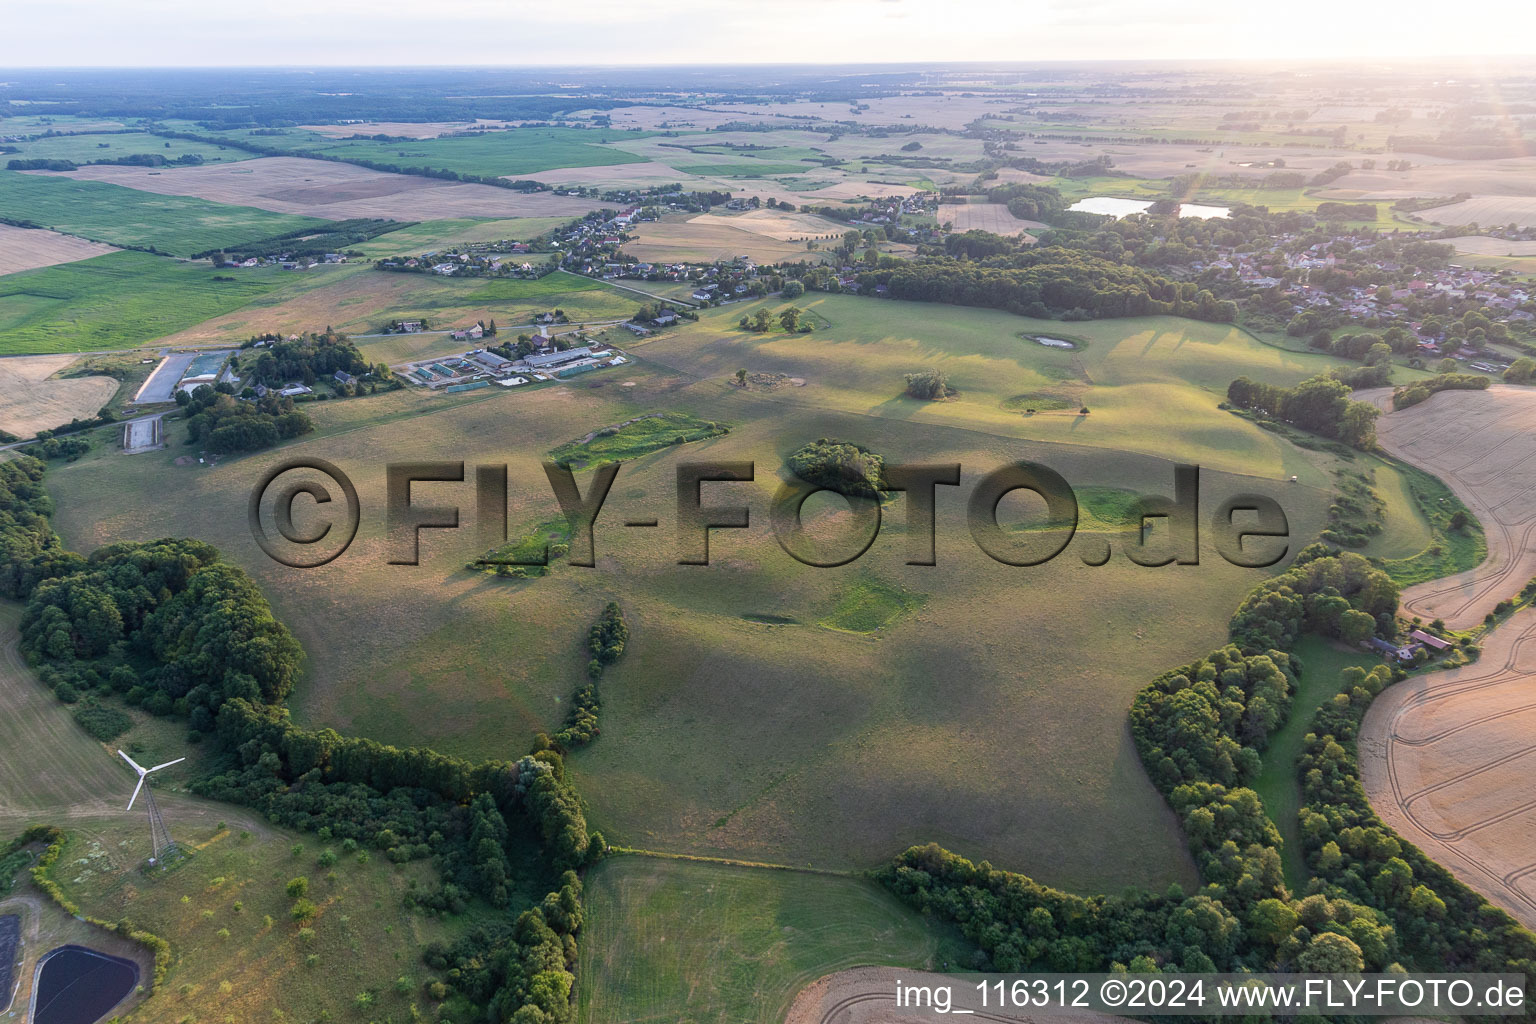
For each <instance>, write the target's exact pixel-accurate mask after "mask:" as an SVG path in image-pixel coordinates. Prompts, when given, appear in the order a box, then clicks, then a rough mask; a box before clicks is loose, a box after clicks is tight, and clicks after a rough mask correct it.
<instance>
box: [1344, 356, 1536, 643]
mask: <svg viewBox="0 0 1536 1024" xmlns="http://www.w3.org/2000/svg"><path fill="white" fill-rule="evenodd" d="M1362 397H1368V398H1369V399H1370V400H1371V401H1374V402H1376V403H1377V404H1378V405H1379V406H1381V407H1382V408H1387V407H1388V405H1389V403H1390V400H1391V395H1390V393H1387V392H1385V391H1373V392H1369V393H1368V394H1363V395H1362ZM1376 438H1377V440H1378V441H1379V442H1380V443H1381V446H1382V447H1383V448H1385V449H1386V450H1387V451H1388V452H1389V453H1391V454H1392V455H1395V456H1397V457H1398V458H1400V459H1402V460H1404V461H1405V462H1409V463H1412V464H1413V465H1415V466H1418V467H1420V468H1422V469H1425V470H1427V471H1428V472H1431V473H1433V474H1435V475H1436V476H1438V477H1439V478H1440V479H1441V480H1443V481H1445V483H1446V486H1448V487H1450V488H1451V490H1453V491H1455V492H1456V496H1457V497H1458V498H1460V499H1461V500H1462V501H1463V502H1464V503H1465V504H1466V506H1467V508H1469V509H1471V510H1472V513H1473V514H1474V515H1476V516H1477V518H1478V519H1479V520H1480V521H1481V522H1482V524H1483V530H1484V532H1485V534H1486V536H1487V540H1488V558H1487V559H1486V560H1485V561H1484V562H1483V564H1482V565H1479V566H1478V567H1476V568H1475V569H1468V570H1467V571H1466V572H1461V573H1457V574H1456V575H1454V576H1447V577H1445V578H1444V579H1439V580H1430V581H1429V582H1427V583H1419V584H1416V585H1414V586H1411V587H1409V588H1408V589H1407V590H1405V591H1403V596H1402V605H1403V611H1404V612H1406V613H1407V614H1409V615H1417V616H1419V617H1420V618H1422V619H1424V621H1426V622H1428V621H1430V620H1432V619H1444V620H1445V623H1446V625H1447V626H1449V627H1450V628H1451V629H1466V628H1469V627H1471V626H1475V625H1477V624H1478V623H1480V622H1482V621H1483V616H1484V615H1486V614H1487V613H1488V612H1489V611H1490V610H1491V609H1492V608H1493V606H1494V605H1495V604H1496V603H1498V602H1499V601H1501V600H1503V599H1504V598H1507V597H1510V596H1511V595H1513V594H1514V593H1515V592H1516V591H1518V590H1519V589H1520V588H1521V587H1522V586H1524V585H1525V583H1526V581H1528V580H1529V579H1531V578H1532V577H1533V576H1536V497H1533V496H1532V495H1533V494H1536V389H1532V388H1520V387H1512V386H1510V385H1507V384H1495V385H1494V386H1493V387H1491V388H1489V389H1488V390H1487V391H1442V392H1440V393H1439V394H1437V395H1434V396H1433V397H1431V398H1430V399H1429V400H1428V401H1425V402H1421V403H1419V404H1418V405H1415V406H1412V407H1410V408H1408V409H1404V410H1402V411H1400V412H1391V413H1387V414H1385V415H1383V416H1382V417H1381V419H1380V420H1378V421H1377V424H1376Z"/></svg>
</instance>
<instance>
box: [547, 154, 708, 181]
mask: <svg viewBox="0 0 1536 1024" xmlns="http://www.w3.org/2000/svg"><path fill="white" fill-rule="evenodd" d="M518 177H520V178H527V179H529V180H530V181H542V182H543V183H544V184H546V185H556V186H559V185H606V186H608V187H610V188H620V187H624V186H629V187H636V188H643V187H646V186H648V185H670V184H674V183H675V184H683V183H684V182H698V181H702V180H703V179H701V178H699V177H698V176H696V175H693V174H684V173H683V172H682V171H679V170H678V169H677V168H675V167H673V166H672V165H671V164H666V163H661V162H660V161H656V160H650V161H647V162H645V163H641V164H615V165H612V166H598V167H557V168H555V169H554V170H552V171H536V172H534V173H533V174H521V175H518Z"/></svg>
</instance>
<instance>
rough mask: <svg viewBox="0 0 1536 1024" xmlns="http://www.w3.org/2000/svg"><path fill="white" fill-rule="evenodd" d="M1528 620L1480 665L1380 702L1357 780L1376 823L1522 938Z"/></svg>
mask: <svg viewBox="0 0 1536 1024" xmlns="http://www.w3.org/2000/svg"><path fill="white" fill-rule="evenodd" d="M1533 736H1536V609H1529V608H1528V609H1525V610H1524V611H1521V612H1519V613H1517V614H1516V615H1514V616H1513V617H1511V618H1510V620H1509V621H1508V622H1506V623H1505V624H1504V625H1502V626H1500V627H1499V628H1498V629H1497V630H1495V631H1494V633H1493V634H1492V636H1490V637H1489V639H1488V641H1487V643H1485V644H1484V646H1483V655H1482V658H1481V659H1480V660H1478V661H1476V662H1474V663H1473V664H1471V665H1466V666H1463V667H1461V668H1457V669H1452V670H1450V671H1446V672H1434V673H1431V674H1429V675H1424V676H1416V677H1414V678H1411V679H1408V680H1406V681H1404V682H1402V683H1399V684H1397V685H1396V686H1392V687H1389V688H1388V689H1387V690H1385V691H1384V692H1383V693H1382V694H1381V696H1379V697H1377V698H1376V701H1375V703H1374V704H1372V705H1371V709H1370V711H1369V713H1367V715H1366V717H1365V723H1364V725H1363V726H1362V728H1361V732H1360V743H1359V747H1360V778H1361V782H1362V783H1363V785H1364V787H1365V793H1366V796H1367V797H1369V798H1370V801H1371V805H1372V806H1373V807H1374V808H1375V809H1376V813H1377V814H1379V815H1380V816H1381V818H1382V820H1383V821H1385V822H1386V823H1387V824H1388V825H1390V826H1391V827H1392V828H1394V829H1395V830H1396V831H1397V833H1398V834H1399V835H1401V836H1402V837H1403V838H1404V839H1406V840H1408V841H1409V842H1411V843H1413V844H1414V845H1415V846H1418V847H1419V848H1420V849H1421V850H1423V851H1424V852H1425V853H1426V854H1428V855H1429V856H1430V857H1431V858H1433V859H1434V860H1436V861H1438V862H1439V863H1441V864H1443V865H1444V866H1445V867H1446V868H1448V869H1450V870H1451V871H1452V872H1454V873H1455V874H1456V877H1458V878H1460V879H1461V880H1462V881H1463V882H1465V883H1467V884H1468V885H1470V886H1471V887H1473V888H1474V889H1476V890H1477V891H1479V892H1481V893H1482V894H1483V895H1485V896H1487V897H1488V898H1489V899H1490V900H1492V901H1493V902H1494V903H1496V904H1498V905H1499V906H1501V907H1503V908H1504V909H1505V910H1508V911H1509V912H1510V913H1511V914H1513V915H1514V916H1515V918H1516V919H1518V920H1519V921H1521V922H1522V923H1523V924H1524V925H1525V926H1526V927H1528V928H1530V927H1536V742H1533V739H1532V737H1533Z"/></svg>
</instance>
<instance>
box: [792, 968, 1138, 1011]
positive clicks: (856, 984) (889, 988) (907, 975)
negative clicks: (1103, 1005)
mask: <svg viewBox="0 0 1536 1024" xmlns="http://www.w3.org/2000/svg"><path fill="white" fill-rule="evenodd" d="M898 978H899V979H901V981H902V983H903V984H906V985H933V984H936V983H940V984H941V983H943V982H945V981H947V980H950V979H949V977H948V976H947V975H942V974H928V973H925V972H923V971H903V970H901V969H900V968H897V967H855V968H853V969H851V970H847V971H838V972H837V973H836V974H829V975H827V976H826V977H824V978H821V979H818V980H817V981H814V982H812V983H811V984H810V985H807V986H806V987H805V988H804V989H802V990H801V992H800V994H799V995H798V996H796V997H795V1002H794V1004H793V1005H792V1006H790V1008H789V1013H788V1015H787V1016H786V1017H785V1018H784V1022H785V1024H932V1022H933V1021H935V1020H941V1019H943V1018H942V1016H940V1015H938V1014H937V1013H936V1012H935V1011H934V1009H933V1007H931V1006H925V1007H921V1008H910V1009H908V1008H898V1007H897V1006H896V1005H895V997H894V995H893V993H894V992H895V990H896V980H897V979H898ZM954 1007H955V1009H957V1010H958V1009H961V1008H965V1007H972V1008H974V1012H970V1013H967V1014H966V1019H967V1020H985V1021H1005V1022H1007V1024H1045V1022H1046V1021H1051V1022H1054V1024H1064V1022H1075V1024H1128V1018H1125V1017H1115V1016H1112V1015H1110V1014H1107V1013H1096V1012H1093V1011H1090V1010H1056V1011H1043V1010H1042V1011H1035V1012H1029V1011H1024V1010H1010V1011H1009V1012H1008V1014H1007V1015H1006V1016H1004V1015H1002V1014H997V1013H988V1012H986V1010H984V1009H982V1008H981V1003H980V1002H979V997H978V995H977V993H976V990H975V989H974V988H972V987H971V986H970V985H963V986H962V985H956V986H955V987H954Z"/></svg>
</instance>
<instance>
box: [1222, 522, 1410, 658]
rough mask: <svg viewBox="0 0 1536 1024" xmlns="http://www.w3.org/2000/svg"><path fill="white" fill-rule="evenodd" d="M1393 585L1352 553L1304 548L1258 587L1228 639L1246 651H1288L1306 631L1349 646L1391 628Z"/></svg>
mask: <svg viewBox="0 0 1536 1024" xmlns="http://www.w3.org/2000/svg"><path fill="white" fill-rule="evenodd" d="M1396 610H1397V587H1396V585H1395V584H1393V582H1392V580H1391V578H1390V577H1389V576H1387V574H1386V573H1384V572H1382V571H1381V570H1380V569H1378V568H1376V567H1375V566H1374V565H1372V564H1371V563H1370V562H1369V561H1368V560H1366V559H1365V558H1364V557H1362V556H1360V555H1357V554H1355V553H1354V552H1352V551H1344V552H1335V551H1334V550H1333V549H1330V548H1328V547H1327V546H1326V545H1324V544H1321V543H1314V544H1309V545H1307V546H1306V547H1305V548H1302V549H1301V551H1300V552H1298V553H1297V555H1296V560H1295V561H1294V562H1293V563H1291V567H1290V568H1289V569H1287V570H1286V571H1285V572H1283V573H1281V574H1280V575H1278V576H1275V577H1272V578H1270V579H1268V580H1265V581H1264V582H1263V583H1261V584H1259V585H1258V586H1257V587H1255V588H1254V589H1253V590H1252V591H1250V592H1249V594H1248V596H1247V597H1245V598H1244V599H1243V602H1242V604H1240V605H1238V608H1237V611H1236V612H1235V613H1234V614H1233V616H1232V621H1231V623H1230V626H1229V628H1230V631H1231V635H1232V640H1233V642H1234V643H1236V644H1237V645H1238V646H1239V647H1241V648H1242V649H1243V650H1245V651H1250V652H1251V651H1263V650H1288V649H1289V648H1290V647H1291V646H1292V645H1293V644H1294V643H1295V642H1296V640H1297V639H1298V638H1299V637H1300V636H1301V635H1302V634H1303V633H1306V632H1313V633H1320V634H1322V635H1323V636H1329V637H1335V638H1337V639H1340V640H1345V641H1347V642H1350V643H1359V642H1361V641H1363V640H1366V639H1369V638H1370V636H1371V635H1372V634H1373V633H1377V632H1380V633H1382V634H1383V635H1386V636H1390V635H1391V634H1392V632H1393V630H1394V629H1395V625H1394V622H1393V614H1394V613H1395V612H1396Z"/></svg>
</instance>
